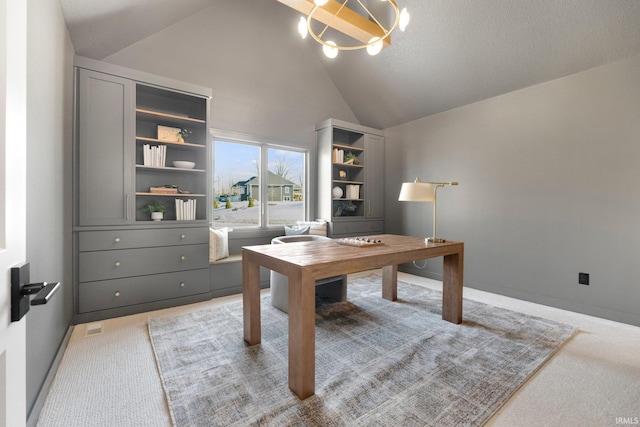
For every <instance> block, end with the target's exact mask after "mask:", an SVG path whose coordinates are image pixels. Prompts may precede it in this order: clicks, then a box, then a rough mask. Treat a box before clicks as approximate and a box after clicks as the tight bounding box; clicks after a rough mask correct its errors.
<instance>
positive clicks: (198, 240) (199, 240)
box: [78, 227, 209, 252]
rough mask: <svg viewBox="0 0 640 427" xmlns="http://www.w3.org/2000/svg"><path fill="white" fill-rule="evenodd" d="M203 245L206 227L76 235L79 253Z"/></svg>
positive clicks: (97, 232)
mask: <svg viewBox="0 0 640 427" xmlns="http://www.w3.org/2000/svg"><path fill="white" fill-rule="evenodd" d="M205 243H207V244H208V243H209V228H208V227H199V228H163V229H156V230H105V231H81V232H79V233H78V250H79V251H80V252H86V251H105V250H112V249H131V248H151V247H155V246H172V245H194V244H205Z"/></svg>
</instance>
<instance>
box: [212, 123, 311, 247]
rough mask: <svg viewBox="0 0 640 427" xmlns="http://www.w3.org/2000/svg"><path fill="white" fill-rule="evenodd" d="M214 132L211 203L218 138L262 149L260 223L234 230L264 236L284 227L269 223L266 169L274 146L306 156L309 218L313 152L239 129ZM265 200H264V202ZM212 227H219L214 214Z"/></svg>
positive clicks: (305, 200)
mask: <svg viewBox="0 0 640 427" xmlns="http://www.w3.org/2000/svg"><path fill="white" fill-rule="evenodd" d="M210 133H211V135H212V137H213V138H212V147H211V154H210V156H209V161H210V162H211V179H210V181H211V190H210V193H211V197H212V199H211V203H212V204H213V197H214V194H213V193H214V187H213V177H215V159H216V148H215V143H216V141H220V142H227V143H236V144H246V145H252V146H256V147H258V148H259V150H260V166H259V168H258V170H259V182H260V224H259V225H257V226H246V227H238V228H234V229H233V232H234V234H235V233H238V234H243V235H260V234H263V233H268V234H272V233H273V231H274V230H278V229H280V228H282V227H283V226H282V225H278V224H275V225H268V220H269V213H268V212H269V209H268V202H269V200H268V191H269V188H268V187H269V186H268V184H267V182H268V175H267V173H268V170H269V169H268V167H267V168H265V167H263V165H268V164H269V163H268V161H269V148H273V149H282V150H288V151H295V152H298V153H302V154H303V155H304V186H303V195H302V197H303V205H304V218H305V221H308V220H309V208H310V204H309V198H310V197H311V195H310V183H309V165H310V153H309V150H308V149H306V148H301V147H297V146H295V145H289V144H285V143H283V142H277V141H273V140H270V139H268V138H262V137H258V136H254V135H249V134H243V133H239V132H231V131H225V130H221V129H211V130H210ZM263 201H264V202H263ZM210 226H211V227H212V228H214V227H215V222H214V219H213V214H212V215H211V221H210Z"/></svg>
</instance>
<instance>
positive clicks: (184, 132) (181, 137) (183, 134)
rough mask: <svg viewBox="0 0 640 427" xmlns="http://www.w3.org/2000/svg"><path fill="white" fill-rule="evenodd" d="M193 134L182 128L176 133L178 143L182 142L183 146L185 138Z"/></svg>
mask: <svg viewBox="0 0 640 427" xmlns="http://www.w3.org/2000/svg"><path fill="white" fill-rule="evenodd" d="M192 133H193V132H191V131H190V130H189V129H187V128H182V129H180V130H179V131H178V142H182V143H183V144H184V143H185V142H186V141H187V138H188V137H189V135H191V134H192Z"/></svg>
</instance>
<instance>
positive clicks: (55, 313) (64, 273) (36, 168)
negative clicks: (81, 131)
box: [26, 0, 73, 412]
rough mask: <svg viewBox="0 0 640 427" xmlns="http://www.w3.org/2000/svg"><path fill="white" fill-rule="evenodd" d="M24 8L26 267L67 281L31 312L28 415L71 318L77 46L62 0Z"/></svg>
mask: <svg viewBox="0 0 640 427" xmlns="http://www.w3.org/2000/svg"><path fill="white" fill-rule="evenodd" d="M27 8H28V24H27V25H28V39H27V40H28V41H27V69H28V77H27V128H28V131H27V261H29V262H30V263H31V281H32V282H42V281H48V282H53V281H60V282H62V289H61V290H60V291H58V293H57V294H56V295H55V296H54V297H53V298H52V299H51V300H50V302H49V303H48V304H47V305H44V306H36V307H32V308H31V311H30V312H29V313H28V314H27V378H26V381H27V397H26V398H27V410H28V411H29V412H31V410H32V408H33V405H34V403H35V401H36V398H37V397H38V393H39V391H40V389H41V387H42V384H43V382H44V380H45V377H46V375H47V373H48V371H49V368H50V367H51V364H52V362H53V360H54V358H55V355H56V352H57V351H58V348H59V347H60V344H61V342H62V339H63V337H64V335H65V333H66V332H67V329H68V327H69V324H70V321H71V315H72V294H73V292H72V278H71V129H72V128H71V126H72V124H71V123H72V96H73V85H72V83H73V70H72V64H73V47H72V45H71V41H70V40H69V37H68V34H67V30H66V26H65V24H64V21H63V19H62V13H61V11H60V5H59V3H58V1H57V0H29V3H28V7H27Z"/></svg>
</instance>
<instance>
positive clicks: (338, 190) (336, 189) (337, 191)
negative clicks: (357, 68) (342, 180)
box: [331, 185, 344, 199]
mask: <svg viewBox="0 0 640 427" xmlns="http://www.w3.org/2000/svg"><path fill="white" fill-rule="evenodd" d="M343 194H344V193H343V192H342V188H340V187H338V186H337V185H336V186H335V187H333V188H332V189H331V196H333V198H334V199H339V198H340V197H342V195H343Z"/></svg>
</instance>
